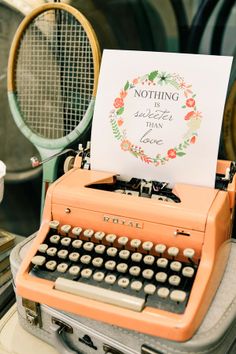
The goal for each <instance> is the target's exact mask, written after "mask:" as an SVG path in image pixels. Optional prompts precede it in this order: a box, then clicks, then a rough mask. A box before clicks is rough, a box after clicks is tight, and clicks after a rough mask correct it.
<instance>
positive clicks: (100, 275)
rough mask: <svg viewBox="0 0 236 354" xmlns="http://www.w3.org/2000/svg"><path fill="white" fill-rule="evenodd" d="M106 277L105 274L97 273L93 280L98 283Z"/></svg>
mask: <svg viewBox="0 0 236 354" xmlns="http://www.w3.org/2000/svg"><path fill="white" fill-rule="evenodd" d="M104 277H105V274H104V273H103V272H96V273H94V275H93V279H94V280H96V281H98V282H101V281H103V279H104Z"/></svg>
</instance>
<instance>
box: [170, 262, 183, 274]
mask: <svg viewBox="0 0 236 354" xmlns="http://www.w3.org/2000/svg"><path fill="white" fill-rule="evenodd" d="M181 268H182V264H181V263H180V262H178V261H175V262H171V264H170V269H171V270H173V271H174V272H179V271H180V269H181Z"/></svg>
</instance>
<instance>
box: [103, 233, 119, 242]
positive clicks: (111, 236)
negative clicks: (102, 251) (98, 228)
mask: <svg viewBox="0 0 236 354" xmlns="http://www.w3.org/2000/svg"><path fill="white" fill-rule="evenodd" d="M105 238H106V241H107V242H109V243H113V242H115V239H116V235H115V234H108V235H106V237H105Z"/></svg>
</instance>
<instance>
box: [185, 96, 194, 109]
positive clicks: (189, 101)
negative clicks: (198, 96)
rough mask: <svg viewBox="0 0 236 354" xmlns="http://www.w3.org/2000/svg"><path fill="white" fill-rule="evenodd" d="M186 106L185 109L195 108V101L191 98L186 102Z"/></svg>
mask: <svg viewBox="0 0 236 354" xmlns="http://www.w3.org/2000/svg"><path fill="white" fill-rule="evenodd" d="M186 106H187V107H194V106H195V100H194V99H193V98H188V99H187V101H186Z"/></svg>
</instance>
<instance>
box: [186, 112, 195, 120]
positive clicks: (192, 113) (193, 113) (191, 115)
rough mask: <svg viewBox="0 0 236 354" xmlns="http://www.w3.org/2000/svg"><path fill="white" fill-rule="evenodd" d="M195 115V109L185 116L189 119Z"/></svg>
mask: <svg viewBox="0 0 236 354" xmlns="http://www.w3.org/2000/svg"><path fill="white" fill-rule="evenodd" d="M194 115H195V112H194V111H191V112H188V113H187V114H186V116H185V117H184V119H185V120H189V119H190V118H192V117H193V116H194Z"/></svg>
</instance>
